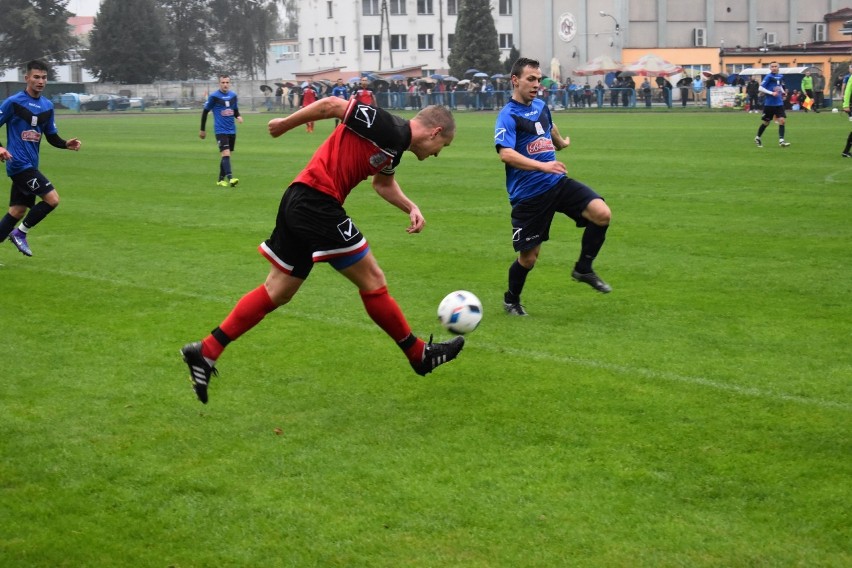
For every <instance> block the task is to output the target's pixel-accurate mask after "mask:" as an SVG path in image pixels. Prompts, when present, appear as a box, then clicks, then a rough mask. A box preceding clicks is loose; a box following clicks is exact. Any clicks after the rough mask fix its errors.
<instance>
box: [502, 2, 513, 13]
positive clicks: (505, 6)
mask: <svg viewBox="0 0 852 568" xmlns="http://www.w3.org/2000/svg"><path fill="white" fill-rule="evenodd" d="M500 15H501V16H511V15H512V0H500Z"/></svg>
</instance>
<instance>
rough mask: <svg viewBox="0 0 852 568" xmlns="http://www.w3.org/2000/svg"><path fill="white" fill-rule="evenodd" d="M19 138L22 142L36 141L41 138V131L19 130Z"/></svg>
mask: <svg viewBox="0 0 852 568" xmlns="http://www.w3.org/2000/svg"><path fill="white" fill-rule="evenodd" d="M21 140H23V141H24V142H38V141H40V140H41V132H39V131H38V130H24V131H23V132H21Z"/></svg>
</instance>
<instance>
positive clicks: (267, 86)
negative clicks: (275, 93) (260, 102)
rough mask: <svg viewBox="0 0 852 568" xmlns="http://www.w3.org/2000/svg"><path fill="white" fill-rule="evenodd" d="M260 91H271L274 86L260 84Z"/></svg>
mask: <svg viewBox="0 0 852 568" xmlns="http://www.w3.org/2000/svg"><path fill="white" fill-rule="evenodd" d="M260 92H261V93H271V92H272V87H270V86H269V85H261V86H260Z"/></svg>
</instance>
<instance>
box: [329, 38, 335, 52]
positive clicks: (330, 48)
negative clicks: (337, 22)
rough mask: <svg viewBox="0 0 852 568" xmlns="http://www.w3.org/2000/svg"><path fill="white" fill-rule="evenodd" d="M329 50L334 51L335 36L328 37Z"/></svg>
mask: <svg viewBox="0 0 852 568" xmlns="http://www.w3.org/2000/svg"><path fill="white" fill-rule="evenodd" d="M328 52H329V53H334V38H333V37H330V38H328Z"/></svg>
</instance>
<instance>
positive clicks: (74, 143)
mask: <svg viewBox="0 0 852 568" xmlns="http://www.w3.org/2000/svg"><path fill="white" fill-rule="evenodd" d="M82 145H83V143H82V142H80V139H79V138H71V139H70V140H66V141H65V147H66V148H68V149H69V150H73V151H74V152H77V151H78V150H79V149H80V147H81V146H82Z"/></svg>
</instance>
